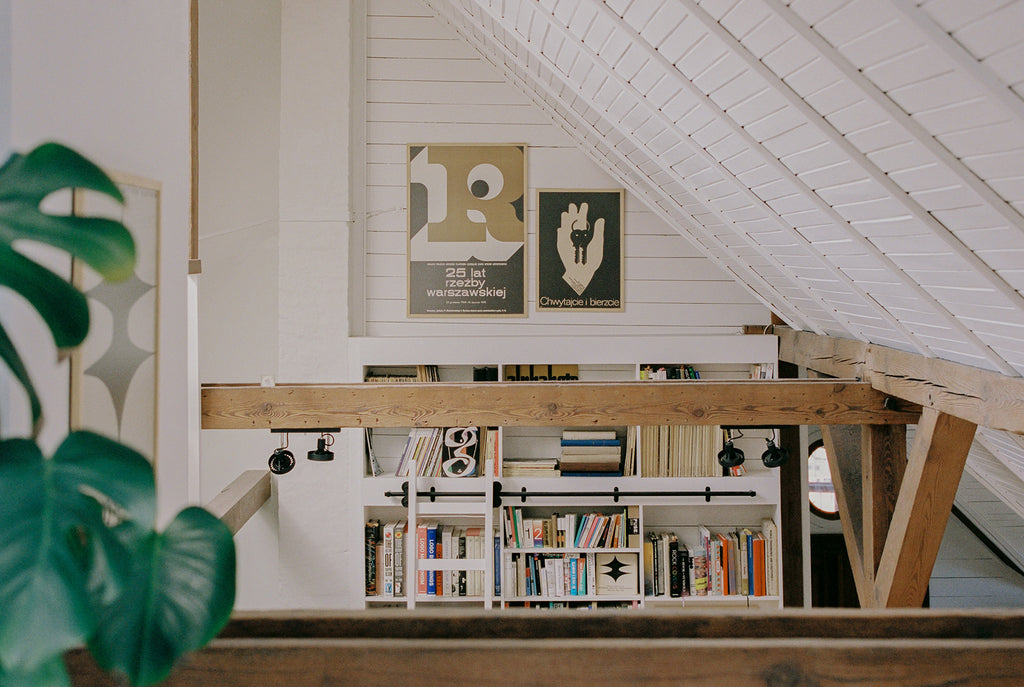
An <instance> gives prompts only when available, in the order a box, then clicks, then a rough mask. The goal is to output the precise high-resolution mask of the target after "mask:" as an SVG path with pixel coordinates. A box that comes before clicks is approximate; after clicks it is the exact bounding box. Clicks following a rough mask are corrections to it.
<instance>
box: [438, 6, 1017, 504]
mask: <svg viewBox="0 0 1024 687" xmlns="http://www.w3.org/2000/svg"><path fill="white" fill-rule="evenodd" d="M424 2H425V4H426V5H427V6H429V7H430V8H432V9H433V10H434V11H435V12H436V13H437V14H438V16H439V17H440V18H441V19H442V20H444V21H446V22H447V23H449V24H450V25H451V26H452V27H453V28H454V29H455V30H456V31H457V32H458V33H459V34H460V35H461V36H462V37H463V38H464V39H465V40H466V41H467V42H468V43H469V44H470V45H471V46H473V47H474V48H475V49H476V50H477V51H478V53H479V54H480V55H481V56H482V57H483V58H484V59H486V60H487V61H488V62H490V63H491V64H492V65H493V66H494V67H495V68H496V69H497V70H499V71H500V72H501V73H502V74H503V75H504V77H505V78H506V79H507V80H508V81H509V82H510V83H512V84H514V85H516V86H517V87H519V88H520V89H521V90H522V91H523V92H524V93H525V94H526V95H527V96H528V97H529V98H530V99H531V100H532V102H534V103H535V104H536V105H537V106H538V107H539V108H540V109H541V110H542V111H544V112H545V113H547V115H548V116H549V117H550V118H551V119H552V120H553V121H554V122H555V123H556V124H558V125H559V126H560V127H562V128H563V129H564V130H565V131H566V132H568V133H569V134H570V135H571V136H572V137H573V138H574V140H575V141H576V142H577V143H578V144H579V146H580V148H581V149H582V150H584V151H585V152H587V153H588V154H589V155H590V156H591V157H592V158H593V159H594V160H596V161H597V162H599V163H600V164H601V165H603V166H604V167H605V168H606V169H607V170H608V171H609V173H611V174H612V175H613V176H614V177H615V178H616V179H618V180H619V181H620V182H621V183H622V184H623V185H624V186H625V187H627V188H629V189H631V190H632V191H633V192H634V193H636V195H637V196H638V197H639V198H641V199H642V200H643V201H644V202H645V203H646V204H647V205H648V207H650V209H651V210H652V211H654V212H656V213H657V214H658V215H660V216H661V217H663V218H664V219H666V220H667V221H669V222H670V223H671V224H672V225H673V226H674V227H676V228H677V229H678V231H679V232H680V233H681V234H683V235H684V236H687V237H688V238H689V239H691V240H692V241H693V243H694V244H695V245H696V246H697V247H698V248H699V249H700V250H701V251H702V252H703V253H704V254H706V255H707V256H708V257H710V258H711V259H713V260H714V261H715V262H717V263H718V264H719V265H721V266H722V267H724V268H725V269H726V270H728V271H729V272H730V273H731V274H732V275H734V276H735V277H736V279H737V280H739V281H740V282H742V283H743V284H745V285H746V287H747V288H748V289H750V291H751V292H752V293H754V294H755V295H756V296H757V298H759V299H760V300H761V301H762V302H764V303H765V304H766V305H767V306H768V307H770V308H771V309H772V310H773V311H774V312H776V313H777V314H778V315H779V316H780V317H782V318H783V319H784V320H785V321H786V322H788V323H789V324H790V325H792V326H794V327H796V328H799V329H805V330H810V331H814V332H818V333H825V334H833V335H836V336H843V337H847V338H854V339H860V340H863V341H871V342H874V343H879V344H884V345H888V346H894V347H896V348H900V349H904V350H909V351H915V352H918V353H921V354H923V355H926V356H932V357H939V358H945V359H948V360H954V361H957V362H961V363H966V364H968V365H974V366H977V367H982V368H987V369H992V370H998V371H1000V372H1002V373H1004V374H1008V375H1014V376H1016V375H1020V374H1022V373H1024V296H1022V294H1021V291H1020V290H1021V288H1022V287H1024V216H1022V212H1024V40H1022V39H1024V0H792V1H788V0H699V1H698V0H605V1H603V2H602V1H600V0H424ZM1018 439H1019V437H1006V436H1004V435H1001V434H999V433H996V432H982V433H981V434H979V440H978V442H977V443H976V446H975V454H977V455H979V456H981V458H979V459H977V460H976V461H975V463H974V464H975V465H976V466H978V467H977V469H976V470H975V471H976V472H983V471H984V465H985V462H986V460H988V459H989V458H993V459H995V460H997V462H998V464H999V465H1001V466H1003V468H1004V469H1001V471H1000V474H999V475H998V476H996V475H994V474H993V476H992V477H991V478H990V479H985V475H984V474H982V475H980V477H979V478H980V480H981V481H982V482H984V483H986V485H987V486H989V487H990V488H998V489H1001V490H1002V491H1001V493H1002V495H1003V496H1004V500H1006V501H1007V502H1008V503H1011V504H1014V507H1015V508H1016V509H1017V510H1018V512H1021V513H1022V514H1024V505H1022V504H1024V498H1022V495H1024V481H1022V478H1024V447H1022V444H1021V442H1020V441H1019V440H1018ZM1014 478H1015V479H1014ZM993 485H996V486H993ZM999 485H1002V486H1001V487H1000V486H999Z"/></svg>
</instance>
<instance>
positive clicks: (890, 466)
mask: <svg viewBox="0 0 1024 687" xmlns="http://www.w3.org/2000/svg"><path fill="white" fill-rule="evenodd" d="M861 441H862V443H863V448H862V452H861V459H862V461H863V464H862V465H863V467H862V469H861V474H862V475H863V477H864V482H863V487H862V490H861V491H862V496H863V497H864V504H863V511H864V512H863V516H864V546H863V548H862V551H863V552H864V565H865V568H866V570H870V571H871V579H872V580H874V578H875V572H876V571H877V570H878V564H879V563H880V562H881V560H882V550H883V548H884V547H885V540H886V537H887V536H888V534H889V525H890V523H891V522H892V516H893V512H895V510H896V499H897V497H898V496H899V492H900V485H901V484H902V483H903V473H904V472H905V471H906V467H907V428H906V426H905V425H892V426H889V427H883V426H881V425H862V426H861Z"/></svg>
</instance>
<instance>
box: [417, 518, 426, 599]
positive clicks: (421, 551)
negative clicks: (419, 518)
mask: <svg viewBox="0 0 1024 687" xmlns="http://www.w3.org/2000/svg"><path fill="white" fill-rule="evenodd" d="M416 558H418V559H420V560H426V558H427V526H426V525H425V524H422V523H421V524H419V525H417V526H416ZM416 593H417V594H426V593H427V571H426V570H417V571H416Z"/></svg>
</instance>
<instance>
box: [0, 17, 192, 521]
mask: <svg viewBox="0 0 1024 687" xmlns="http://www.w3.org/2000/svg"><path fill="white" fill-rule="evenodd" d="M10 9H11V13H10V20H11V32H10V33H11V35H10V67H11V79H10V105H11V108H10V143H11V145H12V146H13V147H14V148H15V149H18V150H27V149H28V148H30V147H32V146H33V145H35V144H36V143H38V142H40V141H42V140H45V139H57V140H60V141H62V142H64V143H68V144H70V145H71V146H72V147H74V148H76V149H78V150H79V151H81V152H83V153H84V154H85V155H86V156H88V157H90V158H91V159H93V160H95V161H96V162H98V163H99V164H101V165H102V166H104V167H107V168H110V169H116V170H123V171H127V172H132V173H135V174H139V175H142V176H145V177H149V178H152V179H156V180H158V181H160V182H161V183H162V184H163V195H162V203H161V218H160V219H161V227H162V235H161V245H160V274H161V279H162V283H161V285H160V303H159V308H160V338H159V344H158V345H159V352H158V355H159V363H158V364H159V380H158V382H159V387H160V390H161V396H160V403H159V417H158V425H159V427H160V430H161V431H160V432H159V440H158V463H157V473H158V485H159V518H160V520H161V521H166V520H167V519H168V518H169V517H170V516H171V515H173V513H175V512H177V510H178V509H180V508H181V507H182V505H184V503H185V502H186V500H187V481H188V480H187V450H188V447H187V442H186V433H185V431H184V428H185V426H186V412H187V410H186V408H187V404H186V370H187V369H188V364H189V361H188V359H187V347H186V330H187V319H186V287H185V283H186V260H187V245H188V207H189V205H188V184H189V143H188V142H189V87H188V5H187V4H186V3H135V2H128V1H127V0H97V1H96V2H89V3H67V2H61V1H60V0H13V1H12V2H11V3H10ZM5 318H6V313H5ZM5 322H6V319H5ZM32 324H34V323H32V322H30V321H25V320H22V321H16V325H15V327H13V328H16V329H17V331H18V332H19V334H20V335H21V336H24V337H26V338H28V339H29V340H30V341H31V343H32V348H31V350H30V351H29V353H30V355H29V356H28V357H29V360H28V362H29V364H30V365H31V367H32V370H33V372H35V373H36V374H35V377H36V383H37V385H39V386H40V387H41V388H42V391H43V393H44V397H45V398H44V403H45V404H46V407H47V410H48V411H50V413H51V414H50V421H49V424H48V426H47V429H46V432H47V434H46V441H47V443H49V442H51V441H53V439H54V437H56V436H59V435H62V434H63V433H65V432H66V430H67V400H66V399H67V386H66V385H67V378H66V371H65V372H63V373H62V372H59V371H55V370H56V368H54V366H53V360H54V358H53V353H54V352H53V350H52V347H48V345H47V343H46V342H47V338H48V337H47V336H46V334H45V332H44V331H42V330H41V328H40V327H39V326H35V327H33V326H31V325H32Z"/></svg>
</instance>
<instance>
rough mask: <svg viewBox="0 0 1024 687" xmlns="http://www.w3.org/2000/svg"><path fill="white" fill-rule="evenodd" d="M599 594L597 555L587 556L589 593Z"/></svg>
mask: <svg viewBox="0 0 1024 687" xmlns="http://www.w3.org/2000/svg"><path fill="white" fill-rule="evenodd" d="M596 592H597V554H595V553H593V552H590V553H588V554H587V593H588V594H594V593H596Z"/></svg>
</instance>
